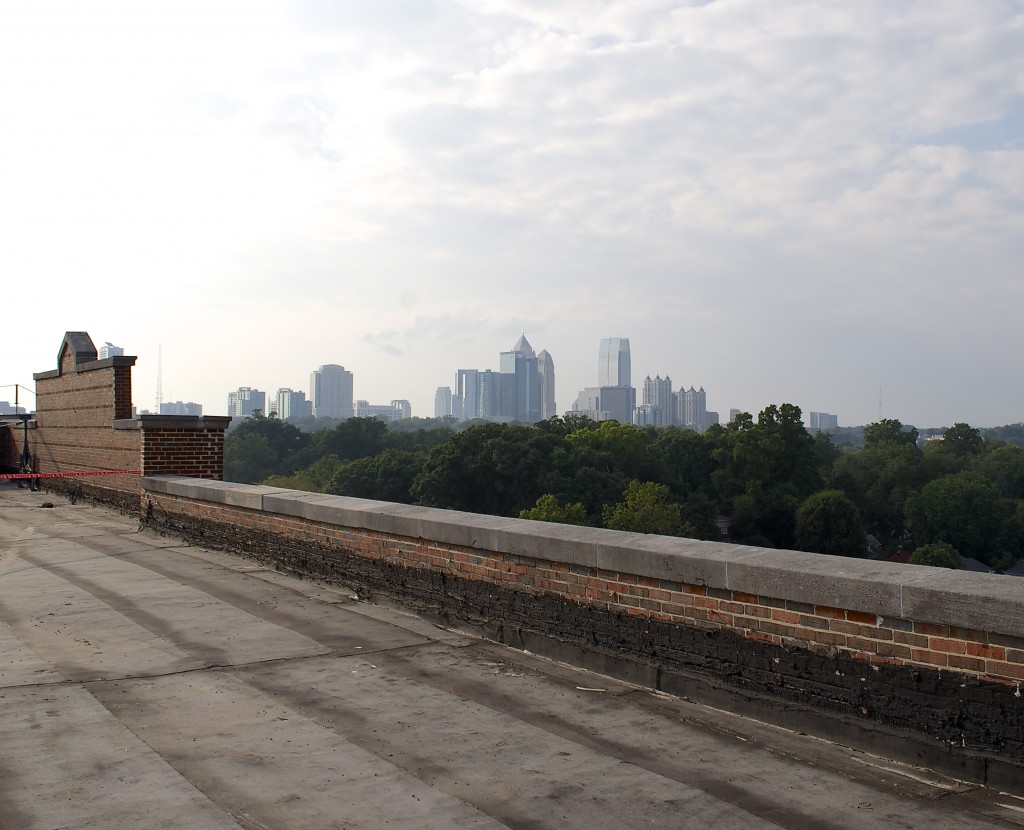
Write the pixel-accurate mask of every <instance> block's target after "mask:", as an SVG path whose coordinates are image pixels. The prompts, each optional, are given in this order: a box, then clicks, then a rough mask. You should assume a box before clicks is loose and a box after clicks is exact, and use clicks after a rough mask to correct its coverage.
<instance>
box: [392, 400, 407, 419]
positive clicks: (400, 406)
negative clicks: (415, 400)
mask: <svg viewBox="0 0 1024 830" xmlns="http://www.w3.org/2000/svg"><path fill="white" fill-rule="evenodd" d="M391 405H392V406H393V407H394V408H395V409H397V410H398V411H399V412H400V413H401V414H400V415H399V416H398V418H399V420H401V419H403V418H411V417H412V404H411V403H409V402H408V401H406V400H396V401H392V402H391Z"/></svg>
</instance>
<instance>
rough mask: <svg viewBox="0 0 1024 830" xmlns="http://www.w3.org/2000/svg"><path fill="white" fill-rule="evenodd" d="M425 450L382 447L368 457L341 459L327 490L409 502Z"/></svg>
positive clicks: (367, 497)
mask: <svg viewBox="0 0 1024 830" xmlns="http://www.w3.org/2000/svg"><path fill="white" fill-rule="evenodd" d="M426 458H427V456H426V453H421V452H409V451H408V450H384V451H383V452H382V453H380V454H378V455H373V456H369V457H368V458H357V459H356V460H355V461H346V462H344V463H342V464H341V465H340V466H339V467H338V469H337V471H336V472H335V474H334V477H333V478H332V479H331V482H330V484H329V485H328V486H327V488H326V489H327V492H328V493H333V494H335V495H338V496H355V497H357V498H361V499H377V500H378V501H394V502H400V503H402V504H409V503H411V502H412V495H411V492H410V491H411V490H412V483H413V481H414V480H415V479H416V476H417V475H418V474H419V472H420V470H421V469H422V467H423V464H424V462H425V461H426Z"/></svg>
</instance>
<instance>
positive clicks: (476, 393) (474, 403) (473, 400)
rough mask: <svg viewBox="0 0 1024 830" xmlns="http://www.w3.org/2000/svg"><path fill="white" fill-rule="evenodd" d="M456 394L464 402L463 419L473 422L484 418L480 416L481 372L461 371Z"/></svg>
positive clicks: (472, 370)
mask: <svg viewBox="0 0 1024 830" xmlns="http://www.w3.org/2000/svg"><path fill="white" fill-rule="evenodd" d="M455 394H456V396H457V397H458V398H459V400H460V401H462V418H463V420H466V421H472V420H473V419H474V418H482V417H484V416H483V415H481V414H480V370H479V369H459V372H458V376H457V377H456V383H455Z"/></svg>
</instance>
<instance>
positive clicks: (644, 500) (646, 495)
mask: <svg viewBox="0 0 1024 830" xmlns="http://www.w3.org/2000/svg"><path fill="white" fill-rule="evenodd" d="M622 496H623V500H622V501H621V502H619V503H618V504H614V505H607V506H606V507H605V509H604V524H605V527H608V528H611V529H612V530H630V531H633V532H634V533H658V534H660V535H662V536H693V535H694V531H693V528H692V527H691V526H689V525H685V524H684V523H683V520H682V515H681V507H680V505H679V504H677V503H676V502H674V501H672V493H671V492H670V491H669V489H668V487H666V486H665V485H664V484H655V483H654V482H653V481H647V482H644V483H643V484H641V483H640V482H639V481H635V480H634V481H631V482H630V483H629V486H628V487H627V488H626V490H625V492H624V493H623V494H622Z"/></svg>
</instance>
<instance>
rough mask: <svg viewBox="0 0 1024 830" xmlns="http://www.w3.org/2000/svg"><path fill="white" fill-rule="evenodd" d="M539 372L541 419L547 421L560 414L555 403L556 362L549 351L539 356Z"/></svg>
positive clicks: (543, 351) (544, 350)
mask: <svg viewBox="0 0 1024 830" xmlns="http://www.w3.org/2000/svg"><path fill="white" fill-rule="evenodd" d="M537 372H538V374H539V375H540V418H541V420H542V421H546V420H547V419H548V418H554V417H555V416H556V415H557V414H558V406H557V404H556V403H555V361H554V360H552V359H551V355H550V354H548V350H547V349H542V350H541V352H540V354H539V355H537Z"/></svg>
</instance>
